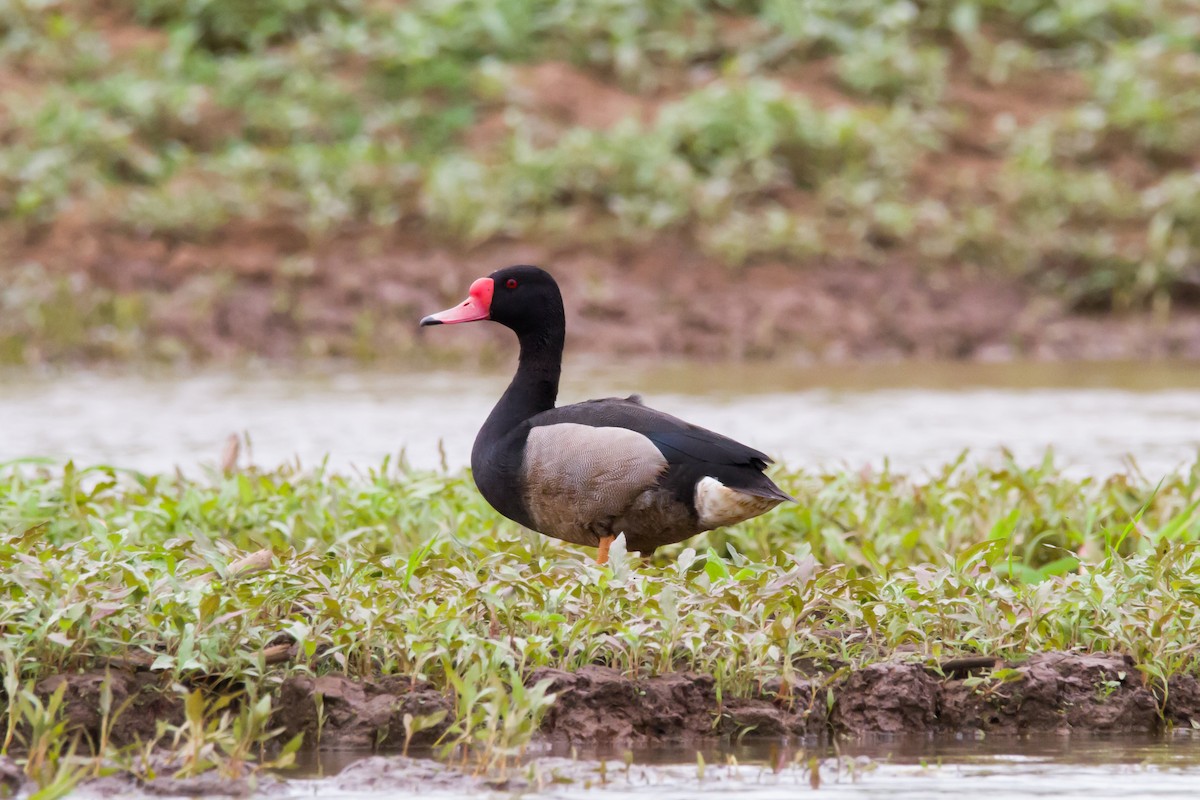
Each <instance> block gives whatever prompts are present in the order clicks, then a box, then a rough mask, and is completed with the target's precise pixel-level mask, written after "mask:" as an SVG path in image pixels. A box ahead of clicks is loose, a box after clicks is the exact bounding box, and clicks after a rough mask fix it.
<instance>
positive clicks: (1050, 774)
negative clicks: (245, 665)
mask: <svg viewBox="0 0 1200 800" xmlns="http://www.w3.org/2000/svg"><path fill="white" fill-rule="evenodd" d="M633 755H634V758H633V764H632V766H631V767H630V768H629V769H626V767H625V764H624V761H623V759H622V758H621V757H620V755H617V756H616V757H615V758H611V759H608V760H607V763H606V765H605V768H604V769H603V770H601V769H600V767H599V764H598V762H597V760H596V759H597V754H596V753H581V754H579V756H580V760H579V761H576V762H573V761H572V760H570V759H568V758H563V757H557V758H550V757H547V756H544V755H543V756H539V757H537V758H535V759H534V763H535V764H536V768H537V771H538V772H539V773H540V774H541V776H542V778H543V780H542V782H541V786H540V787H539V786H537V785H536V783H535V785H534V786H531V787H529V786H527V787H506V788H503V789H496V788H492V789H490V790H488V789H483V790H481V789H480V788H479V787H478V786H474V787H472V786H463V785H459V786H457V787H456V786H454V785H453V784H452V782H451V781H449V780H446V781H442V780H437V779H432V780H431V779H430V778H429V777H428V773H427V771H426V776H425V778H424V782H423V785H422V786H421V788H420V789H419V790H417V789H414V787H413V780H414V779H415V778H416V777H417V775H419V774H420V769H421V768H420V767H418V768H417V769H409V771H408V772H407V773H406V772H405V770H403V769H394V768H391V767H387V766H384V762H383V761H382V760H381V759H375V760H371V761H366V762H363V763H361V764H358V765H357V767H356V766H355V765H354V764H351V765H350V766H349V768H348V769H346V765H345V763H344V762H345V761H346V760H347V757H346V756H345V755H344V754H343V755H342V756H341V757H340V759H339V758H336V757H335V759H334V760H331V761H329V762H328V763H327V765H326V766H327V770H326V774H328V775H331V776H332V777H327V778H314V777H311V776H309V777H300V778H297V777H292V778H291V780H289V781H288V783H287V784H286V786H285V788H284V789H283V790H282V791H280V792H272V793H271V796H275V797H287V798H303V797H319V798H323V799H328V800H335V799H337V800H372V799H373V798H382V797H415V796H418V794H419V795H420V796H422V797H427V796H428V797H437V798H445V800H458V798H467V797H479V796H481V795H484V796H491V797H494V798H501V797H511V796H518V795H526V796H535V797H539V798H561V800H579V799H581V798H588V797H604V798H609V799H610V800H620V798H646V797H654V798H656V799H657V800H688V798H692V797H695V796H696V795H698V794H701V795H704V796H710V797H717V796H724V797H739V798H740V797H746V798H751V800H784V798H794V797H796V796H798V795H799V796H812V797H841V798H875V797H884V796H886V797H889V798H947V799H949V798H961V797H964V796H968V795H969V796H971V797H973V798H979V800H1001V799H1004V800H1007V798H1014V799H1015V798H1027V797H1042V796H1054V797H1080V798H1090V799H1091V800H1098V799H1099V798H1122V800H1141V799H1142V798H1145V799H1146V800H1150V799H1151V798H1153V800H1162V798H1174V797H1179V798H1184V797H1187V798H1191V797H1195V796H1196V792H1197V788H1198V787H1200V739H1198V738H1196V737H1195V736H1192V735H1191V732H1184V733H1183V734H1176V735H1173V736H1166V737H1163V738H1148V737H1131V738H1122V739H1108V738H1099V737H1089V736H1055V735H1042V736H1036V737H1024V738H1014V737H997V738H993V737H988V738H983V739H974V738H971V737H966V738H948V739H927V738H924V737H909V738H901V739H896V740H891V741H886V740H885V741H874V742H865V743H858V744H853V745H849V744H847V745H844V746H843V747H842V749H841V752H840V753H838V754H835V753H833V752H831V751H828V750H826V751H825V752H823V753H817V754H816V755H818V756H821V757H822V760H821V761H820V767H819V773H820V781H819V785H818V786H814V783H813V782H812V781H811V774H810V773H809V772H808V770H807V769H806V767H807V764H808V759H809V757H810V756H811V755H812V754H811V753H802V754H801V756H800V758H799V759H796V758H794V756H795V754H794V753H793V752H791V751H788V750H786V749H784V750H782V751H781V750H780V749H779V748H778V747H776V746H774V745H769V744H767V743H761V742H760V743H755V744H751V745H740V746H733V747H728V748H725V749H719V748H712V747H710V748H708V749H706V750H705V751H704V760H705V767H704V772H703V777H701V776H700V772H699V770H698V767H697V759H696V751H695V750H694V749H688V748H685V747H671V746H660V747H655V748H651V749H643V750H639V751H637V752H635V753H634V754H633ZM730 755H732V756H734V758H735V759H736V763H734V762H731V761H730V760H729V756H730ZM392 763H393V764H394V763H395V762H394V761H393V762H392ZM772 763H774V764H777V765H779V766H780V769H778V770H777V771H776V770H773V769H772V768H771V767H770V766H769V765H770V764H772ZM797 764H802V765H804V766H797ZM363 767H365V769H362V768H363ZM343 770H344V771H343ZM338 773H340V774H338ZM514 773H515V774H518V775H520V774H525V775H528V774H529V772H528V769H526V770H515V771H514ZM294 775H295V773H294V772H293V776H294ZM551 778H557V780H551Z"/></svg>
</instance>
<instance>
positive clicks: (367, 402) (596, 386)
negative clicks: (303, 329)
mask: <svg viewBox="0 0 1200 800" xmlns="http://www.w3.org/2000/svg"><path fill="white" fill-rule="evenodd" d="M567 374H568V379H567V381H566V382H565V384H564V386H563V392H562V400H563V402H574V401H576V400H581V399H586V398H588V397H593V396H604V395H609V394H627V393H629V392H632V391H640V392H643V393H644V394H645V395H646V400H647V402H648V403H649V404H651V405H653V406H655V407H657V408H660V409H662V410H664V411H667V412H670V413H673V414H676V415H678V416H682V417H685V418H687V419H689V420H691V421H694V422H696V423H697V424H700V425H704V426H707V427H711V428H713V429H715V430H718V431H720V432H722V433H726V434H728V435H730V436H734V437H736V438H740V439H742V440H744V441H746V442H747V443H748V444H752V445H754V446H756V447H759V448H761V449H764V450H766V451H767V452H769V453H771V454H772V455H774V456H776V457H777V459H778V460H780V461H783V462H785V463H787V464H790V465H793V466H805V467H809V466H811V467H839V466H844V465H845V466H850V467H860V466H862V465H864V464H872V465H875V466H878V465H881V464H882V463H883V462H884V460H885V459H886V460H888V462H889V463H890V464H892V466H893V467H895V468H898V469H905V470H912V469H923V468H936V467H937V466H939V465H941V464H944V463H946V462H947V461H950V460H952V459H954V458H955V457H956V456H957V455H958V454H959V453H960V452H961V451H962V450H963V449H968V448H969V449H970V450H971V451H972V452H973V454H974V455H975V456H976V457H981V458H995V457H996V456H997V454H998V453H999V450H1000V448H1002V447H1004V448H1008V449H1009V450H1011V451H1012V452H1013V453H1014V454H1015V455H1016V456H1017V457H1018V459H1020V460H1022V461H1024V462H1031V461H1034V460H1037V459H1040V458H1041V457H1042V455H1043V454H1044V452H1045V450H1046V448H1047V447H1052V448H1053V449H1054V451H1055V454H1056V457H1057V459H1058V461H1059V462H1060V463H1061V464H1063V465H1065V466H1066V467H1068V468H1069V469H1071V470H1072V471H1074V472H1076V473H1107V472H1113V471H1116V470H1119V469H1121V468H1122V467H1123V464H1124V463H1125V456H1127V455H1128V456H1132V457H1133V458H1134V459H1135V460H1136V461H1137V463H1138V465H1139V466H1140V467H1141V468H1142V469H1143V470H1144V471H1145V472H1146V473H1147V474H1148V475H1150V476H1155V475H1159V474H1161V473H1162V472H1165V471H1168V470H1173V469H1177V468H1179V467H1180V466H1181V465H1184V464H1187V463H1189V462H1190V461H1191V460H1193V459H1194V458H1195V456H1196V452H1197V446H1198V444H1200V379H1198V377H1197V375H1198V371H1197V370H1195V369H1193V368H1191V367H1188V366H1184V367H1163V366H1152V367H1145V368H1139V367H1133V366H1129V365H1122V366H1120V367H1119V368H1118V367H1116V366H1112V365H1100V366H1095V365H1092V366H1090V367H1087V368H1085V367H1081V366H1079V365H1075V366H1070V367H1065V366H1061V365H1056V366H1054V367H1046V366H1036V367H1016V366H1013V365H1004V366H998V367H987V366H980V365H957V366H956V365H933V366H930V365H925V366H920V365H917V366H913V365H905V366H903V367H872V368H869V367H863V366H856V367H851V368H844V369H840V370H830V369H822V370H818V371H795V370H784V369H780V368H779V367H769V368H765V367H752V366H746V365H736V366H729V367H722V366H705V365H691V366H681V365H673V366H667V367H664V368H661V369H657V370H654V371H641V372H639V371H636V370H634V371H630V370H615V369H612V368H607V369H599V368H594V367H593V368H585V367H578V368H573V369H571V370H569V371H568V373H567ZM506 382H507V375H497V374H489V375H479V374H478V373H475V372H472V371H470V370H464V371H463V372H462V373H447V372H438V373H398V374H389V373H383V372H339V373H332V374H305V375H296V374H289V373H283V372H267V373H261V372H259V373H245V372H242V373H202V374H199V375H191V376H173V377H153V376H145V375H121V374H116V375H110V374H103V373H69V374H65V375H62V376H56V377H34V376H30V375H28V374H22V373H17V374H11V373H10V374H8V375H6V376H4V379H3V382H2V383H0V459H3V460H7V459H12V458H18V457H25V456H49V457H53V458H57V459H66V458H74V459H75V460H76V461H79V462H81V463H97V462H103V463H111V464H116V465H119V466H124V467H131V468H136V469H142V470H163V469H170V468H172V467H174V466H176V465H178V466H181V467H183V468H185V469H187V470H191V469H193V468H194V467H195V465H197V464H199V463H213V462H214V461H215V460H216V459H217V457H218V454H219V452H220V450H221V446H222V443H223V442H224V440H225V439H226V438H227V437H228V436H229V434H230V433H233V432H248V433H249V435H250V437H251V440H252V443H253V453H254V458H255V460H256V462H257V463H258V464H260V465H263V466H274V465H276V464H279V463H281V462H284V461H289V460H292V459H294V458H297V457H298V458H299V459H300V460H301V462H302V463H303V464H305V465H309V466H312V465H315V464H316V463H318V462H319V461H320V460H321V459H322V458H324V457H325V456H326V455H328V456H329V457H330V463H331V464H332V465H333V466H335V467H338V468H346V467H349V466H350V465H356V466H358V467H363V468H365V467H370V466H375V465H377V464H378V463H379V462H380V461H381V459H382V458H383V457H384V456H386V455H389V454H391V455H395V454H397V453H399V452H400V451H401V450H403V451H404V452H405V454H406V456H407V457H408V459H409V460H410V461H411V462H412V463H413V464H415V465H417V466H421V467H436V466H438V465H439V464H440V463H442V461H443V458H444V461H445V463H447V464H448V465H449V466H451V467H459V466H462V465H464V464H465V463H466V462H467V460H468V456H469V453H470V448H471V442H472V440H473V438H474V435H475V431H476V430H477V428H478V427H479V425H480V423H481V422H482V421H483V419H484V417H485V416H486V415H487V412H488V410H489V409H490V408H491V405H492V403H493V402H494V401H495V399H496V398H497V396H498V395H499V394H500V392H501V391H503V388H504V386H505V384H506ZM955 387H957V388H955ZM1039 387H1040V388H1039Z"/></svg>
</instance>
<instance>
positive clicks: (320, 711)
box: [0, 652, 1200, 796]
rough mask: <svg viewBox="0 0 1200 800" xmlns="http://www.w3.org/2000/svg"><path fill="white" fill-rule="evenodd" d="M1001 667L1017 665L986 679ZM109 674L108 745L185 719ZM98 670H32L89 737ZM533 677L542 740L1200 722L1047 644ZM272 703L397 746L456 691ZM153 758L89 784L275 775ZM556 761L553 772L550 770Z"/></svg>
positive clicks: (1196, 703) (568, 766)
mask: <svg viewBox="0 0 1200 800" xmlns="http://www.w3.org/2000/svg"><path fill="white" fill-rule="evenodd" d="M1000 667H1006V668H1008V669H1009V670H1011V671H1006V672H1004V673H999V674H997V675H995V676H994V677H992V678H991V679H990V680H989V679H988V677H989V675H990V674H991V673H992V672H993V671H994V670H996V669H998V668H1000ZM111 674H112V680H113V683H112V686H113V699H114V706H121V705H124V704H125V703H126V702H128V706H127V708H126V709H125V710H124V711H123V712H122V713H121V714H120V715H119V716H118V717H117V718H116V722H115V724H114V725H113V727H112V731H111V741H112V743H113V744H116V745H122V744H127V743H130V742H134V741H138V740H142V741H145V740H148V739H151V738H152V737H153V735H154V730H155V726H156V723H157V722H158V721H159V720H164V721H167V722H170V723H173V724H178V723H180V722H181V721H182V718H183V703H182V698H181V697H180V695H179V694H178V692H177V691H174V690H173V689H172V688H171V687H170V686H169V685H168V682H167V681H165V680H163V679H161V677H160V676H157V675H154V674H151V673H149V672H146V671H136V672H135V671H121V670H114V671H112V672H111ZM103 677H104V673H102V672H89V673H80V674H71V675H60V676H55V677H52V678H48V679H46V680H44V681H42V682H41V683H40V684H38V686H37V691H38V692H39V693H40V694H43V695H48V694H50V693H51V692H53V691H54V690H55V689H56V688H57V687H58V686H59V685H61V684H62V683H63V682H66V684H67V687H68V688H67V691H66V694H65V698H64V699H65V704H66V705H65V707H66V713H67V719H68V722H69V726H70V729H71V730H72V731H73V732H77V733H81V734H84V736H85V737H86V740H89V741H93V742H94V741H96V740H97V738H98V736H99V734H100V725H101V716H100V713H99V691H100V684H101V681H102V680H103ZM972 678H974V679H976V680H971V679H972ZM979 678H983V680H978V679H979ZM542 680H549V681H550V682H551V687H550V688H551V691H553V692H554V693H555V695H556V700H555V702H554V705H553V706H552V707H551V708H550V710H549V711H548V712H547V714H546V715H545V717H544V718H543V720H542V727H541V734H542V737H543V739H544V741H546V742H548V743H552V744H563V745H580V746H587V745H598V746H601V747H611V746H621V747H624V746H633V747H637V746H645V745H655V744H658V745H661V744H669V745H672V746H678V745H685V746H687V745H701V744H703V743H704V742H705V741H708V742H712V741H713V740H714V739H719V738H735V737H746V736H750V737H756V738H767V739H778V740H784V741H781V743H791V744H805V745H807V744H814V743H820V742H821V741H828V740H829V739H830V738H831V737H833V736H835V735H836V736H841V737H846V736H849V737H854V738H860V739H861V738H869V737H871V736H874V735H880V734H882V735H887V736H895V735H922V736H926V735H931V734H964V733H965V734H971V733H974V732H977V731H982V732H984V733H987V734H992V735H1012V734H1020V735H1025V734H1044V733H1054V734H1068V733H1081V734H1092V733H1105V734H1125V735H1135V734H1147V733H1154V732H1157V731H1160V730H1162V729H1163V728H1164V727H1165V726H1168V725H1172V726H1179V727H1183V728H1186V729H1190V728H1191V727H1193V726H1194V725H1196V724H1197V723H1200V682H1198V681H1197V680H1196V679H1195V678H1194V677H1192V676H1191V675H1178V676H1176V677H1174V678H1173V679H1171V682H1170V686H1169V691H1162V690H1161V688H1160V687H1157V686H1156V685H1154V684H1153V683H1148V682H1147V681H1146V680H1145V679H1144V677H1143V674H1142V673H1141V672H1140V671H1139V670H1138V669H1137V667H1136V665H1135V663H1134V662H1133V659H1131V658H1130V657H1128V656H1122V655H1113V654H1086V653H1074V652H1068V653H1043V654H1037V655H1033V656H1031V657H1030V658H1028V659H1027V660H1025V661H1023V662H1020V663H1013V664H1004V663H1003V662H1001V661H999V660H998V659H992V658H986V657H969V658H962V659H954V660H951V661H947V662H943V663H942V664H941V666H940V667H939V668H936V669H934V668H929V667H926V666H922V665H920V664H906V663H901V662H881V663H877V664H873V665H871V666H868V667H865V668H863V669H860V670H857V671H855V672H852V673H850V674H848V675H845V676H842V677H835V676H830V675H813V676H811V677H808V678H799V679H795V680H793V681H792V682H790V683H784V682H781V681H779V680H777V679H776V680H772V681H768V682H766V683H765V684H763V685H762V686H761V688H760V691H759V692H758V694H757V696H754V697H738V698H730V697H726V698H724V700H723V701H721V700H718V697H717V693H716V691H715V683H714V680H713V678H712V677H711V676H709V675H702V674H696V673H690V672H677V673H668V674H665V675H660V676H656V677H652V678H646V679H642V680H633V679H631V678H629V677H627V676H625V675H623V674H621V673H620V672H618V671H616V670H614V669H610V668H608V667H601V666H591V667H585V668H583V669H580V670H578V671H577V672H563V671H561V670H555V669H539V670H535V671H534V672H533V673H531V674H530V675H529V676H528V682H529V683H530V684H532V683H536V682H538V681H542ZM830 698H831V699H830ZM275 709H276V710H275V717H274V719H273V720H272V724H273V725H277V726H279V727H280V728H282V737H281V738H282V739H287V738H290V737H292V736H293V735H295V734H297V733H303V734H304V735H305V742H306V743H307V744H308V745H309V746H314V745H315V746H318V747H319V748H320V749H322V750H354V751H364V750H370V749H375V748H379V747H383V748H386V749H392V750H396V749H398V748H399V747H401V746H403V744H404V718H405V716H406V715H411V716H412V717H413V718H418V717H422V716H427V715H431V714H436V713H438V712H446V716H447V718H448V717H449V716H450V715H451V714H452V713H453V704H452V701H451V699H450V698H449V697H447V696H445V695H443V694H442V693H440V692H438V691H437V690H435V689H433V688H432V687H430V686H428V685H426V684H422V683H420V682H414V681H410V680H407V679H403V678H395V677H393V678H384V679H381V680H379V681H353V680H350V679H348V678H345V677H342V676H336V675H330V676H324V677H319V678H314V677H311V676H307V675H300V676H294V677H291V678H287V679H285V680H284V681H283V684H282V685H281V686H280V687H279V689H278V692H277V699H276V702H275ZM322 717H323V719H324V722H323V724H321V723H319V720H320V719H321V718H322ZM448 725H449V722H448V721H446V720H443V721H442V722H440V723H439V724H437V725H434V726H432V727H431V728H428V729H426V730H424V731H421V732H419V733H418V734H416V735H415V736H414V737H413V740H412V742H410V744H411V745H413V746H414V747H421V746H428V745H431V744H433V743H434V742H436V740H437V739H438V738H439V737H440V736H441V735H442V734H443V733H444V732H445V731H446V730H447V728H448ZM319 726H320V733H319V734H318V727H319ZM164 757H165V754H164ZM541 761H542V762H546V761H547V759H541ZM539 763H540V762H539ZM580 764H582V765H583V766H579V765H580ZM160 766H161V768H160V769H157V770H156V771H157V772H158V773H159V777H157V778H155V779H153V780H145V779H138V778H136V777H135V776H132V775H130V774H127V773H120V772H118V774H115V775H112V776H110V777H107V778H102V779H100V780H98V781H90V782H89V783H88V787H89V789H91V790H92V793H93V794H98V795H109V794H111V795H113V796H123V795H125V794H127V793H131V792H135V791H136V792H140V793H142V794H149V795H157V794H163V795H172V796H179V795H192V796H217V795H234V796H238V795H245V794H250V793H261V792H263V791H264V790H268V791H269V790H270V789H271V788H272V786H273V785H276V784H278V780H277V779H275V778H273V777H271V776H264V775H258V776H255V775H247V776H246V777H244V778H242V779H237V780H232V779H229V778H226V777H222V776H219V775H217V774H216V773H206V774H204V775H201V776H198V777H195V778H187V779H182V780H176V779H172V778H170V777H169V775H170V774H171V773H172V772H173V771H174V769H175V766H172V765H169V764H163V765H160ZM176 766H177V765H176ZM551 766H553V765H551ZM559 766H560V767H561V768H562V769H563V770H566V771H568V772H570V771H571V770H572V769H574V770H575V771H576V772H578V771H579V769H583V770H584V771H585V772H586V771H587V770H592V769H593V768H594V767H595V765H594V764H590V763H585V762H579V764H575V762H573V761H572V762H566V761H563V763H562V764H560V765H559ZM550 772H554V773H555V774H557V773H558V769H557V768H554V769H551V770H550ZM579 774H580V775H583V773H579ZM584 777H586V776H584ZM593 777H594V776H593ZM529 780H532V779H530V778H529V776H528V775H525V777H520V776H517V775H515V774H514V775H513V776H509V778H508V779H501V780H500V781H499V782H497V780H496V779H494V778H487V777H481V776H479V775H468V774H465V773H462V772H459V771H456V770H454V769H450V768H447V767H445V766H443V765H440V764H438V763H436V762H432V761H426V760H412V759H406V758H398V757H391V758H370V759H364V760H362V761H358V762H356V763H355V764H354V765H352V766H351V767H349V768H347V769H346V770H344V771H343V772H342V773H340V774H339V775H338V777H337V778H335V779H333V781H334V782H335V783H336V786H335V787H334V788H336V789H340V790H344V791H366V790H384V789H387V790H391V791H410V792H411V791H417V790H427V789H428V788H430V787H441V788H446V789H455V790H461V791H466V790H479V791H484V790H487V789H521V788H533V787H532V786H531V784H530V783H529ZM26 788H28V786H27V782H26V780H25V777H24V775H23V773H22V771H21V769H20V768H19V766H18V765H17V764H16V763H15V762H13V761H12V760H11V759H8V758H6V757H0V795H3V794H4V793H6V792H7V793H10V794H11V793H14V792H19V791H22V790H23V789H26Z"/></svg>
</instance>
